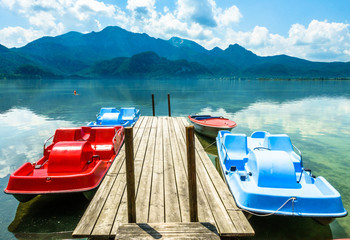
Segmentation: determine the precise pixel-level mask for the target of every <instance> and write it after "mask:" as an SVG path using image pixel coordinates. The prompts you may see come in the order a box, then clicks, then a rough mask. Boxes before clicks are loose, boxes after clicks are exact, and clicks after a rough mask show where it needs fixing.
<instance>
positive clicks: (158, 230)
mask: <svg viewBox="0 0 350 240" xmlns="http://www.w3.org/2000/svg"><path fill="white" fill-rule="evenodd" d="M115 239H119V240H124V239H125V240H126V239H203V240H204V239H212V240H214V239H215V240H219V239H220V237H219V236H218V233H217V230H216V228H215V226H214V225H212V224H211V223H200V222H192V223H149V224H146V223H143V224H142V223H141V224H123V225H121V226H120V228H119V229H118V232H117V235H116V238H115Z"/></svg>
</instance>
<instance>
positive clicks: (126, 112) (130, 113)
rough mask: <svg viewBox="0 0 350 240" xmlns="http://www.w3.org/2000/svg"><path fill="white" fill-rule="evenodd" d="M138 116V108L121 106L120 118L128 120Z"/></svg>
mask: <svg viewBox="0 0 350 240" xmlns="http://www.w3.org/2000/svg"><path fill="white" fill-rule="evenodd" d="M135 117H136V109H135V108H121V109H120V115H119V118H120V120H123V121H128V120H134V118H135Z"/></svg>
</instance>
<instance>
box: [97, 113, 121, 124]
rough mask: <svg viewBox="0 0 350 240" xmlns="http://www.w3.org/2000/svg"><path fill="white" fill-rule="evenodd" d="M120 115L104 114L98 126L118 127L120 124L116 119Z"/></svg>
mask: <svg viewBox="0 0 350 240" xmlns="http://www.w3.org/2000/svg"><path fill="white" fill-rule="evenodd" d="M119 115H120V113H105V114H103V116H102V118H101V123H100V125H118V124H120V122H119V120H118V117H119Z"/></svg>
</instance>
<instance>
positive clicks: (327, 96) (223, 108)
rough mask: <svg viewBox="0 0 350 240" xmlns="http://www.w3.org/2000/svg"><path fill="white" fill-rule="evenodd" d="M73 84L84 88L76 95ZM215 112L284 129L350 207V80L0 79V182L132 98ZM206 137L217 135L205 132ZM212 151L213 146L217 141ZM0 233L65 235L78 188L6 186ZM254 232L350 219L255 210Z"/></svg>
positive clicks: (143, 104) (335, 228)
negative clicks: (46, 146) (67, 131)
mask: <svg viewBox="0 0 350 240" xmlns="http://www.w3.org/2000/svg"><path fill="white" fill-rule="evenodd" d="M74 90H76V91H77V93H78V95H74V94H73V91H74ZM152 93H153V94H155V103H156V115H167V114H168V107H167V94H168V93H169V94H170V95H171V111H172V112H171V114H172V116H187V115H188V114H191V113H209V114H213V115H221V116H226V117H229V118H230V119H233V120H235V121H236V122H237V123H238V127H236V128H235V129H234V130H233V131H234V132H236V133H245V134H247V135H250V133H251V132H253V131H257V130H265V131H269V132H271V133H286V134H288V135H289V136H290V137H291V139H292V142H293V143H294V144H295V145H296V146H297V147H298V148H299V149H300V150H301V151H302V153H303V160H304V166H305V167H307V168H310V169H312V171H313V174H315V175H317V176H320V175H322V176H324V177H325V178H326V179H327V180H328V181H329V182H330V183H331V184H332V185H333V186H334V187H335V188H336V189H337V190H338V191H339V192H340V193H341V195H342V199H343V203H344V206H345V208H346V209H347V210H350V184H349V179H350V165H349V164H350V147H349V144H350V81H256V80H251V81H250V80H245V81H239V80H172V81H167V80H163V81H154V80H143V81H142V80H127V81H120V80H118V81H113V80H95V81H85V80H84V81H83V80H75V81H73V80H72V81H70V80H61V81H0V187H1V189H2V190H3V189H4V188H5V187H6V185H7V181H8V178H9V174H10V173H12V172H13V171H14V170H15V169H17V168H18V167H19V166H20V165H22V164H23V163H24V162H27V161H29V162H33V161H36V160H37V159H38V158H39V157H40V156H41V155H42V150H43V149H42V148H43V143H44V141H45V140H46V139H47V138H49V137H50V136H51V135H52V134H53V133H54V131H55V129H56V128H58V127H72V126H81V125H86V124H87V123H88V122H90V121H93V120H94V119H95V118H96V113H97V112H98V111H99V109H100V107H109V106H114V107H117V108H120V107H129V106H135V107H137V108H139V109H140V110H141V114H142V115H151V114H152V102H151V94H152ZM200 140H201V142H202V143H203V144H204V145H205V146H208V145H209V144H211V143H212V141H213V140H212V139H207V138H203V137H202V138H201V139H200ZM208 152H209V153H211V154H213V155H216V154H217V153H216V148H215V145H213V146H211V147H209V148H208ZM0 201H1V204H0V213H1V217H0V239H15V238H18V239H47V238H58V239H64V238H69V237H70V233H71V231H73V230H74V228H75V226H76V224H77V223H78V221H79V219H80V217H81V216H82V214H83V213H84V210H85V208H86V206H87V205H88V202H87V201H86V200H85V199H84V197H82V196H81V195H79V194H77V195H74V194H73V195H68V196H67V195H63V196H54V197H50V196H40V197H38V198H35V199H34V200H32V201H30V202H28V203H25V204H23V203H21V204H19V203H18V202H17V201H16V200H15V199H14V198H13V197H12V196H8V195H6V194H4V193H3V192H1V193H0ZM250 222H251V224H252V226H253V227H254V229H255V231H256V237H255V238H256V239H258V238H260V239H265V238H269V239H271V238H272V239H273V238H275V239H280V238H284V239H288V238H289V239H303V238H304V239H310V238H314V239H330V238H345V237H350V218H349V217H345V218H341V219H338V220H336V221H335V222H333V223H332V224H331V225H330V226H321V225H319V224H317V223H315V222H314V221H312V220H311V219H304V218H296V217H295V218H294V217H268V218H255V217H253V218H251V219H250Z"/></svg>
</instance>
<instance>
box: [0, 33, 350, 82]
mask: <svg viewBox="0 0 350 240" xmlns="http://www.w3.org/2000/svg"><path fill="white" fill-rule="evenodd" d="M141 53H143V54H141ZM150 53H152V54H150ZM140 54H141V55H140ZM150 58H151V60H152V59H153V60H155V59H157V61H153V62H152V61H151V62H147V61H149V60H150ZM136 60H137V62H138V65H139V66H142V67H140V68H137V67H136V65H133V62H134V61H136ZM142 61H145V62H142ZM181 69H182V70H181ZM184 75H186V76H203V75H209V76H211V77H215V76H226V77H233V76H235V77H279V78H281V77H282V78H292V77H303V78H308V77H309V78H319V77H322V78H343V77H350V62H347V63H343V62H333V63H322V62H311V61H307V60H303V59H299V58H294V57H290V56H286V55H278V56H270V57H261V56H258V55H256V54H254V53H253V52H251V51H249V50H247V49H245V48H243V47H242V46H240V45H238V44H233V45H230V46H229V47H228V48H226V49H224V50H223V49H220V48H214V49H212V50H207V49H205V48H204V47H202V46H200V45H199V44H197V43H195V42H193V41H190V40H186V39H181V38H178V37H173V38H171V39H169V40H163V39H158V38H153V37H150V36H148V35H147V34H139V33H132V32H128V31H126V30H124V29H122V28H119V27H107V28H105V29H103V30H102V31H100V32H91V33H87V34H82V33H78V32H69V33H66V34H63V35H60V36H57V37H43V38H40V39H37V40H35V41H33V42H30V43H28V44H27V45H25V46H24V47H21V48H11V49H8V48H6V47H4V46H2V45H0V78H1V77H2V78H4V77H14V78H19V77H30V78H37V77H43V78H45V77H46V78H57V77H84V78H86V77H96V76H100V77H103V76H108V77H114V78H120V77H166V76H169V77H183V76H184Z"/></svg>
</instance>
